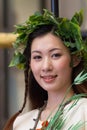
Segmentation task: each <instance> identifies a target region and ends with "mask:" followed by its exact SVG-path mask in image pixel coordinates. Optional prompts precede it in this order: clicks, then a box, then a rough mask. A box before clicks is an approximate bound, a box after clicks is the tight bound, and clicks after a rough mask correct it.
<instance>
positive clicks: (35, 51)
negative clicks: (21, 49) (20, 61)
mask: <svg viewBox="0 0 87 130" xmlns="http://www.w3.org/2000/svg"><path fill="white" fill-rule="evenodd" d="M31 53H40V54H41V52H40V51H37V50H34V51H32V52H31Z"/></svg>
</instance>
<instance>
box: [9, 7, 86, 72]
mask: <svg viewBox="0 0 87 130" xmlns="http://www.w3.org/2000/svg"><path fill="white" fill-rule="evenodd" d="M43 11H44V12H43V14H41V13H39V12H36V13H35V14H34V15H32V16H30V17H29V18H28V19H27V20H26V21H25V23H24V24H22V25H17V26H16V31H15V33H16V34H18V37H17V39H16V41H15V43H14V44H13V46H14V49H15V52H14V56H13V59H12V61H11V63H10V67H11V66H16V67H18V68H20V69H24V68H25V62H26V58H25V57H24V55H23V52H24V49H25V47H26V43H27V40H28V36H29V35H30V34H31V33H32V32H33V31H34V30H35V29H37V28H38V27H39V26H41V25H49V24H52V25H54V26H55V27H56V31H55V34H56V35H57V36H59V37H60V38H61V39H62V40H63V42H64V44H65V46H67V47H68V48H69V49H70V51H71V53H73V54H78V55H79V56H80V57H81V58H82V59H83V60H84V63H85V64H84V65H85V66H84V67H85V68H86V66H87V41H83V40H82V36H81V30H80V26H81V24H82V21H83V11H82V10H81V11H80V12H78V13H75V15H74V16H73V17H72V18H71V19H70V20H69V19H67V18H59V17H55V16H54V15H53V14H52V13H51V12H49V11H48V10H46V9H44V10H43Z"/></svg>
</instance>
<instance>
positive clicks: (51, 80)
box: [41, 75, 57, 83]
mask: <svg viewBox="0 0 87 130" xmlns="http://www.w3.org/2000/svg"><path fill="white" fill-rule="evenodd" d="M56 77H57V75H48V76H41V78H42V79H43V80H44V81H45V82H46V83H51V82H53V81H54V80H55V78H56Z"/></svg>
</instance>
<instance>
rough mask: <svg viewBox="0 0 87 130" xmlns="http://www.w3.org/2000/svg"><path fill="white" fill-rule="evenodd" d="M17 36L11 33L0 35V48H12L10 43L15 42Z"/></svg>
mask: <svg viewBox="0 0 87 130" xmlns="http://www.w3.org/2000/svg"><path fill="white" fill-rule="evenodd" d="M16 38H17V35H16V34H13V33H4V32H1V33H0V48H9V47H12V43H13V42H14V41H15V40H16Z"/></svg>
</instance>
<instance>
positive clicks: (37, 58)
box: [33, 56, 42, 60]
mask: <svg viewBox="0 0 87 130" xmlns="http://www.w3.org/2000/svg"><path fill="white" fill-rule="evenodd" d="M41 58H42V57H41V56H33V59H35V60H41Z"/></svg>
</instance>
